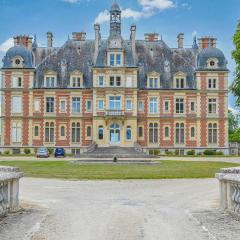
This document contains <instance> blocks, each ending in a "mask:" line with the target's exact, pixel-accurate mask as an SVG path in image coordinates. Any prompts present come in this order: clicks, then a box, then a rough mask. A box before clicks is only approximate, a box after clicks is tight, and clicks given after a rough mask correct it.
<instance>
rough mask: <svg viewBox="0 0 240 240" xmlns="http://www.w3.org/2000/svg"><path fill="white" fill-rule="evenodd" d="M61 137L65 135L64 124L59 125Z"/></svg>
mask: <svg viewBox="0 0 240 240" xmlns="http://www.w3.org/2000/svg"><path fill="white" fill-rule="evenodd" d="M60 132H61V137H65V135H66V131H65V127H64V126H61V131H60Z"/></svg>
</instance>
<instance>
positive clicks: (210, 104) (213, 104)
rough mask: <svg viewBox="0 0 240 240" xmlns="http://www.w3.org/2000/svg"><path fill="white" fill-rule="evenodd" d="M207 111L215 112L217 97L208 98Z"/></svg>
mask: <svg viewBox="0 0 240 240" xmlns="http://www.w3.org/2000/svg"><path fill="white" fill-rule="evenodd" d="M208 113H209V114H214V113H217V99H216V98H209V99H208Z"/></svg>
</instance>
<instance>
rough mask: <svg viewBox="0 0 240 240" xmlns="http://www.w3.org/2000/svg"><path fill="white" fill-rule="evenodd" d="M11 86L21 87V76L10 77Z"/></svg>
mask: <svg viewBox="0 0 240 240" xmlns="http://www.w3.org/2000/svg"><path fill="white" fill-rule="evenodd" d="M12 87H14V88H20V87H22V78H21V77H16V76H14V77H13V79H12Z"/></svg>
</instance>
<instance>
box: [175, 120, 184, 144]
mask: <svg viewBox="0 0 240 240" xmlns="http://www.w3.org/2000/svg"><path fill="white" fill-rule="evenodd" d="M176 143H177V144H184V123H176Z"/></svg>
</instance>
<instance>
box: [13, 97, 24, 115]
mask: <svg viewBox="0 0 240 240" xmlns="http://www.w3.org/2000/svg"><path fill="white" fill-rule="evenodd" d="M12 113H22V97H20V96H14V97H12Z"/></svg>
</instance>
